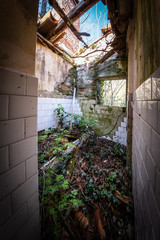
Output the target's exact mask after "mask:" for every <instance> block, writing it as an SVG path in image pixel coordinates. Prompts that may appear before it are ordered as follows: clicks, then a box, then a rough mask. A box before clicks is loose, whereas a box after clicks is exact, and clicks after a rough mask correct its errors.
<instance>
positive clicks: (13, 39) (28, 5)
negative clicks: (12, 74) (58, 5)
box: [0, 0, 38, 75]
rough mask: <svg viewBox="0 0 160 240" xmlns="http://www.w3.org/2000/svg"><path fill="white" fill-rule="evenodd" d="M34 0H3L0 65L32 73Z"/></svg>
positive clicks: (0, 9)
mask: <svg viewBox="0 0 160 240" xmlns="http://www.w3.org/2000/svg"><path fill="white" fill-rule="evenodd" d="M37 15H38V0H36V1H34V3H33V1H32V0H28V1H22V0H12V2H11V1H8V0H7V1H3V3H1V7H0V19H1V21H0V33H1V37H0V45H1V48H0V66H2V67H5V68H9V69H12V70H16V71H19V72H23V73H27V74H31V75H34V72H35V42H36V22H37Z"/></svg>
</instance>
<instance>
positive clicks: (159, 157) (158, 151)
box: [151, 129, 160, 170]
mask: <svg viewBox="0 0 160 240" xmlns="http://www.w3.org/2000/svg"><path fill="white" fill-rule="evenodd" d="M151 155H152V157H153V159H154V161H155V163H156V165H157V167H158V169H159V170H160V135H158V134H157V133H156V132H155V131H154V130H153V129H152V137H151Z"/></svg>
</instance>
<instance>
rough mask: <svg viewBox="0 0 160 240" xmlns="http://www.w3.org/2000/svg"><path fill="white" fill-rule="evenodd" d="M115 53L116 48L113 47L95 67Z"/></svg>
mask: <svg viewBox="0 0 160 240" xmlns="http://www.w3.org/2000/svg"><path fill="white" fill-rule="evenodd" d="M114 53H115V50H114V49H111V50H110V51H109V52H107V53H106V54H105V55H104V56H103V57H102V58H101V59H100V60H99V61H98V62H96V63H95V64H94V66H93V67H96V66H97V65H98V64H99V63H103V62H104V61H105V60H107V59H108V58H109V57H111V56H112V55H113V54H114Z"/></svg>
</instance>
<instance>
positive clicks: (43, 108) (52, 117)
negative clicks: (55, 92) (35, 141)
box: [38, 98, 82, 131]
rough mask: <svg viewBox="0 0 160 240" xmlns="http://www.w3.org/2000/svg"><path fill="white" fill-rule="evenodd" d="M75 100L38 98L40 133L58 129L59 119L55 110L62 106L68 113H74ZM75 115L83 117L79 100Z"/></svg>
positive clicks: (76, 102)
mask: <svg viewBox="0 0 160 240" xmlns="http://www.w3.org/2000/svg"><path fill="white" fill-rule="evenodd" d="M72 102H73V99H68V98H38V131H40V130H43V129H48V128H50V127H57V125H58V117H57V115H56V113H55V112H54V110H55V109H56V108H57V107H58V104H61V105H62V106H63V107H64V110H65V111H66V112H68V113H71V112H72ZM74 113H75V114H79V115H82V112H81V108H80V105H79V102H78V100H77V99H76V100H75V103H74Z"/></svg>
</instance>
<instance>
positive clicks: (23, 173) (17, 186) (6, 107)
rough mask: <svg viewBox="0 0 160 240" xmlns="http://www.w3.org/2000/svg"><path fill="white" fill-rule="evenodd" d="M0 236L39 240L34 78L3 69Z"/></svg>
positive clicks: (0, 78)
mask: <svg viewBox="0 0 160 240" xmlns="http://www.w3.org/2000/svg"><path fill="white" fill-rule="evenodd" d="M0 86H1V88H0V103H1V104H0V132H1V138H0V174H1V175H0V189H1V194H0V236H1V239H25V240H28V239H39V200H38V175H37V169H38V166H37V88H38V80H37V78H35V77H32V76H29V75H24V74H21V73H18V72H13V71H10V70H7V69H3V68H0Z"/></svg>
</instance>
